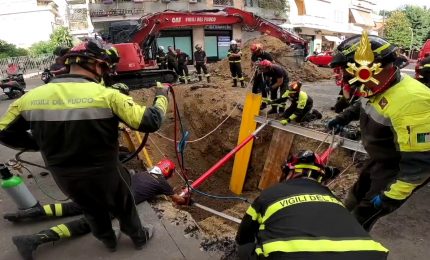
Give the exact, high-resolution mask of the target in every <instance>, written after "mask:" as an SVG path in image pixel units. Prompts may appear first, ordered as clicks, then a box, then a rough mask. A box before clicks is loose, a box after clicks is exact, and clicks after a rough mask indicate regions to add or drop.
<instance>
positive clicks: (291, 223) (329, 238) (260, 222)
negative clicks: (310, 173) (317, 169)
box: [236, 178, 388, 260]
mask: <svg viewBox="0 0 430 260" xmlns="http://www.w3.org/2000/svg"><path fill="white" fill-rule="evenodd" d="M236 241H237V242H238V244H239V245H245V244H249V243H255V241H256V253H257V254H258V255H259V256H261V257H268V256H269V257H270V256H271V255H273V254H275V255H276V257H277V258H276V259H282V257H284V259H289V258H288V257H289V256H290V257H291V259H293V257H297V258H299V256H300V257H301V258H300V259H314V258H313V256H314V254H318V259H330V260H340V259H342V260H343V259H349V260H355V259H357V260H358V259H386V256H387V252H388V250H387V249H386V248H384V247H383V246H382V245H381V244H380V243H378V242H376V241H374V240H372V239H371V237H370V236H369V234H368V233H367V232H366V231H365V230H364V229H363V228H362V227H361V226H360V224H359V223H358V222H357V221H356V220H355V218H354V217H353V216H352V215H351V214H350V213H349V212H348V210H347V209H345V208H344V206H343V204H342V203H341V202H340V201H339V199H338V198H336V197H335V196H334V195H333V194H332V193H331V192H330V190H329V189H328V188H326V187H324V186H322V185H321V184H320V183H318V182H316V181H314V180H312V179H306V178H299V179H293V180H289V181H286V182H282V183H279V184H277V185H274V186H272V187H270V188H268V189H266V190H264V191H262V192H261V194H260V196H259V197H258V198H257V199H255V200H254V202H253V203H252V205H251V206H250V207H249V208H248V210H247V211H246V214H245V216H244V217H243V219H242V222H241V224H240V226H239V230H238V233H237V236H236ZM333 253H335V254H333ZM280 254H281V255H280Z"/></svg>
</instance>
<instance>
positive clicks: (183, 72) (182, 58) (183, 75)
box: [176, 49, 191, 83]
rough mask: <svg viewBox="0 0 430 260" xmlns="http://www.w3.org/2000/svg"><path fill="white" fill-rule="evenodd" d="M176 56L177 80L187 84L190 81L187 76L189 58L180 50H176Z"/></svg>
mask: <svg viewBox="0 0 430 260" xmlns="http://www.w3.org/2000/svg"><path fill="white" fill-rule="evenodd" d="M176 55H177V57H178V70H179V80H180V81H181V82H182V83H188V82H189V81H190V79H191V78H190V75H189V74H188V61H189V60H190V56H188V54H186V53H185V52H182V51H181V50H180V49H176Z"/></svg>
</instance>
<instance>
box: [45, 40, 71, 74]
mask: <svg viewBox="0 0 430 260" xmlns="http://www.w3.org/2000/svg"><path fill="white" fill-rule="evenodd" d="M69 50H70V48H68V47H61V46H60V47H57V48H55V50H54V52H53V53H54V55H55V56H56V58H55V63H53V64H52V65H51V67H50V68H49V70H50V72H51V73H52V75H54V76H58V75H62V74H66V73H69V70H68V68H67V67H66V65H65V64H64V57H63V56H64V55H65V54H66V53H67V52H69Z"/></svg>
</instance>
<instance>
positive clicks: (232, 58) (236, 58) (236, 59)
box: [227, 48, 242, 63]
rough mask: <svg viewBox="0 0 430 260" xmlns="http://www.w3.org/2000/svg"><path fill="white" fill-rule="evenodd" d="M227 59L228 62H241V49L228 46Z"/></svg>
mask: <svg viewBox="0 0 430 260" xmlns="http://www.w3.org/2000/svg"><path fill="white" fill-rule="evenodd" d="M232 54H239V55H240V56H232ZM227 57H228V61H229V62H230V63H235V62H241V59H242V51H241V50H240V48H236V49H232V48H230V49H229V50H228V52H227Z"/></svg>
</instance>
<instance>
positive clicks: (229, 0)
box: [213, 0, 233, 6]
mask: <svg viewBox="0 0 430 260" xmlns="http://www.w3.org/2000/svg"><path fill="white" fill-rule="evenodd" d="M213 5H227V6H233V0H214V2H213Z"/></svg>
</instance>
